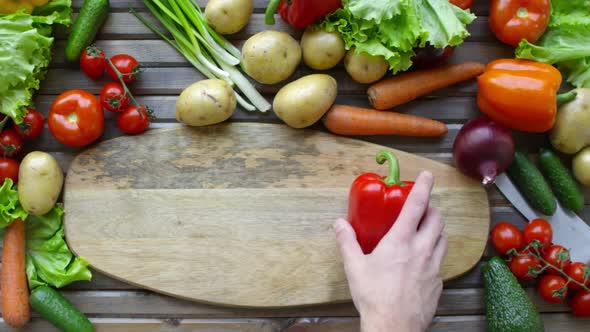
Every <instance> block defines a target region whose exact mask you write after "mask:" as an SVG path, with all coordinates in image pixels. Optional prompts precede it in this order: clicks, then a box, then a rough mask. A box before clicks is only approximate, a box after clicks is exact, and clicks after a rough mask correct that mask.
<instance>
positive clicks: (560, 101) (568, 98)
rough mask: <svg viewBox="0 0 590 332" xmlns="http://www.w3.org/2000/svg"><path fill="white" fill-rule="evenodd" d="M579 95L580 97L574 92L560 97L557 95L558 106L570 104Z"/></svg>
mask: <svg viewBox="0 0 590 332" xmlns="http://www.w3.org/2000/svg"><path fill="white" fill-rule="evenodd" d="M577 95H578V93H577V92H575V91H573V90H572V91H570V92H565V93H562V94H559V95H557V105H561V104H565V103H567V102H570V101H572V100H574V99H576V96H577Z"/></svg>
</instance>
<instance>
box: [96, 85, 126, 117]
mask: <svg viewBox="0 0 590 332" xmlns="http://www.w3.org/2000/svg"><path fill="white" fill-rule="evenodd" d="M100 103H101V104H102V107H104V108H106V109H107V110H109V111H111V112H121V111H123V110H124V109H125V108H127V105H129V95H128V94H127V93H125V89H124V88H123V85H121V83H119V82H110V83H107V84H105V86H104V87H103V88H102V91H101V92H100Z"/></svg>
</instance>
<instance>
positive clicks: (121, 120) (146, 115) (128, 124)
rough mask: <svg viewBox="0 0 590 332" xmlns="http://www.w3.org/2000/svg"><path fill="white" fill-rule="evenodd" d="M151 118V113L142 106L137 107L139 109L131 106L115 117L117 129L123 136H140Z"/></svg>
mask: <svg viewBox="0 0 590 332" xmlns="http://www.w3.org/2000/svg"><path fill="white" fill-rule="evenodd" d="M151 117H152V115H151V111H150V110H149V109H148V108H147V107H145V106H144V105H139V109H138V108H137V106H135V105H131V106H129V107H127V109H126V110H124V111H123V113H121V114H119V116H118V117H117V127H119V129H120V130H121V131H122V132H124V133H125V134H129V135H135V134H140V133H142V132H144V131H145V130H146V129H147V127H149V125H150V120H151Z"/></svg>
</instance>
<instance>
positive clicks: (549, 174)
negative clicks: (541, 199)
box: [539, 149, 584, 213]
mask: <svg viewBox="0 0 590 332" xmlns="http://www.w3.org/2000/svg"><path fill="white" fill-rule="evenodd" d="M539 168H540V169H541V172H542V173H543V175H545V178H547V180H548V181H549V184H550V185H551V188H552V189H553V192H554V193H555V196H557V199H558V200H559V201H560V202H561V203H562V204H563V205H564V206H565V207H566V208H568V209H569V210H571V211H573V212H575V213H579V212H580V211H582V209H583V208H584V195H582V193H581V192H580V189H578V185H577V184H576V181H575V180H574V178H573V177H572V175H571V173H570V171H569V170H568V169H567V168H566V167H565V166H564V165H563V163H562V162H561V160H560V159H559V156H558V155H557V154H556V153H555V152H553V151H552V150H550V149H541V151H539Z"/></svg>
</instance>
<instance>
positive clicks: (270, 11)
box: [264, 0, 281, 25]
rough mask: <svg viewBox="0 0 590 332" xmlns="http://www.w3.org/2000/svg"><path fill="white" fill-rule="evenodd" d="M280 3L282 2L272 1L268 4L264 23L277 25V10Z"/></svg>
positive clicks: (278, 0)
mask: <svg viewBox="0 0 590 332" xmlns="http://www.w3.org/2000/svg"><path fill="white" fill-rule="evenodd" d="M280 3H281V0H270V2H269V3H268V6H267V7H266V11H265V12H264V23H266V25H274V24H275V13H276V12H277V8H279V4H280Z"/></svg>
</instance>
